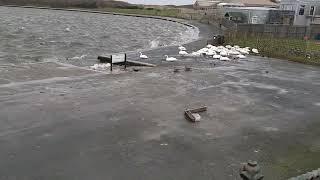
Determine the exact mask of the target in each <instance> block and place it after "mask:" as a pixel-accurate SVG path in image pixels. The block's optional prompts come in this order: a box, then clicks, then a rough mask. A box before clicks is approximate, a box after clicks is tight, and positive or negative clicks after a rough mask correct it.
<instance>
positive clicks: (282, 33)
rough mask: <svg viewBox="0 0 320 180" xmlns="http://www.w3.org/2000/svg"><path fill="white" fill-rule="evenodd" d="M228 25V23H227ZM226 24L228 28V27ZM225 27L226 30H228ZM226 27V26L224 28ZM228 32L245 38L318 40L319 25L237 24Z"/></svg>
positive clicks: (319, 37) (319, 35)
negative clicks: (265, 37)
mask: <svg viewBox="0 0 320 180" xmlns="http://www.w3.org/2000/svg"><path fill="white" fill-rule="evenodd" d="M229 24H230V23H229ZM229 24H227V25H228V26H230V25H229ZM228 26H227V28H228ZM225 27H226V26H225ZM231 27H232V28H230V29H229V32H237V33H243V34H245V35H247V36H269V37H275V38H298V39H303V38H304V37H306V36H307V37H309V38H310V39H316V40H320V25H311V26H309V27H307V26H291V25H278V24H237V25H236V26H231Z"/></svg>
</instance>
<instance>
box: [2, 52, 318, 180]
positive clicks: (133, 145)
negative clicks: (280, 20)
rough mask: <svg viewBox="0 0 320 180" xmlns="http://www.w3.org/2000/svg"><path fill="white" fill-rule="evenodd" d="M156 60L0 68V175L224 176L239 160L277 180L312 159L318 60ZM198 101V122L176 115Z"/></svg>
mask: <svg viewBox="0 0 320 180" xmlns="http://www.w3.org/2000/svg"><path fill="white" fill-rule="evenodd" d="M151 61H152V60H151ZM158 64H159V66H158V67H156V68H145V69H142V70H141V71H140V72H133V71H129V72H127V73H115V74H106V73H99V72H94V71H91V70H85V69H80V68H77V67H70V66H64V65H61V64H55V63H40V64H29V65H27V64H24V65H16V66H12V67H7V68H1V71H0V79H1V84H0V147H1V148H0V159H1V161H0V179H1V180H2V179H5V180H12V179H19V180H21V179H23V180H36V179H39V180H40V179H41V180H42V179H46V180H47V179H49V180H50V179H52V180H58V179H59V180H60V179H61V180H62V179H65V180H80V179H81V180H82V179H83V180H87V179H91V180H100V179H101V180H102V179H103V180H108V179H110V180H111V179H131V180H141V179H152V180H164V179H167V180H168V179H174V180H180V179H181V180H189V179H190V180H191V179H192V180H193V179H197V180H209V179H217V180H221V179H230V180H234V179H239V178H238V168H239V163H240V162H243V161H246V160H248V159H253V160H257V161H259V162H260V163H261V166H262V171H263V174H264V175H265V176H266V177H267V179H285V178H287V177H291V176H295V175H298V174H301V173H304V172H307V171H310V170H313V169H316V168H318V167H319V166H320V161H319V157H320V156H319V155H320V136H319V135H320V131H319V125H320V124H319V115H320V113H319V112H320V92H319V91H318V90H319V88H320V78H319V77H320V68H319V67H312V66H307V65H302V64H297V63H291V62H287V61H282V60H274V59H265V58H257V57H250V58H249V59H248V60H247V61H241V62H215V61H211V60H209V59H205V58H201V59H198V60H194V59H189V58H184V59H180V61H178V62H174V63H168V62H161V61H158ZM185 65H188V66H191V67H192V71H191V72H184V71H183V68H184V66H185ZM173 67H176V68H181V69H182V71H181V72H180V73H174V72H173ZM119 72H121V71H119ZM199 105H206V106H208V111H207V112H206V113H202V114H201V117H202V118H201V122H199V123H196V124H192V123H190V122H188V121H186V120H185V118H184V116H183V111H184V110H185V109H186V108H192V107H197V106H199Z"/></svg>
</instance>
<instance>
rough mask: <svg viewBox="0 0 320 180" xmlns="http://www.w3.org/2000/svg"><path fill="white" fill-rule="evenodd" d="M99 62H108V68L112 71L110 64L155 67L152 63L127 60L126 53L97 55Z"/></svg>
mask: <svg viewBox="0 0 320 180" xmlns="http://www.w3.org/2000/svg"><path fill="white" fill-rule="evenodd" d="M98 60H99V61H100V63H110V65H111V66H110V70H111V71H112V65H113V64H116V65H124V66H125V68H127V66H146V67H156V65H154V64H150V63H145V62H139V61H130V60H127V54H116V55H110V56H98Z"/></svg>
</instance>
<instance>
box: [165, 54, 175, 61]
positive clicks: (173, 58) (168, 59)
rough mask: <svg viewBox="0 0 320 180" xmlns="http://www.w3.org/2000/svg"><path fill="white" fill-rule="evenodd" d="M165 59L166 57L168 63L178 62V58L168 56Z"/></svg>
mask: <svg viewBox="0 0 320 180" xmlns="http://www.w3.org/2000/svg"><path fill="white" fill-rule="evenodd" d="M165 57H166V61H176V60H177V58H175V57H169V56H168V55H165Z"/></svg>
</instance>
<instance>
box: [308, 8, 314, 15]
mask: <svg viewBox="0 0 320 180" xmlns="http://www.w3.org/2000/svg"><path fill="white" fill-rule="evenodd" d="M309 15H310V16H313V15H314V6H311V7H310V14H309Z"/></svg>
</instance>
